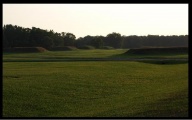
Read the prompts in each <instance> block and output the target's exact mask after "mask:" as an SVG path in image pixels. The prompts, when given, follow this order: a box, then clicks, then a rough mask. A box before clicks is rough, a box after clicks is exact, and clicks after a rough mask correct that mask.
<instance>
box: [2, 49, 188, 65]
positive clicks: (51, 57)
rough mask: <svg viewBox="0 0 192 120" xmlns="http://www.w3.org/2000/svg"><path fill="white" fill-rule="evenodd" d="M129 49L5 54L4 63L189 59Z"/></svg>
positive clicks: (182, 56) (183, 55)
mask: <svg viewBox="0 0 192 120" xmlns="http://www.w3.org/2000/svg"><path fill="white" fill-rule="evenodd" d="M126 51H128V49H113V50H101V49H94V50H77V51H49V52H43V53H3V62H15V61H20V62H35V61H45V62H51V61H66V60H78V59H90V58H155V59H159V58H176V59H177V58H186V59H187V58H188V54H187V53H186V54H151V55H142V54H141V55H137V54H124V53H125V52H126Z"/></svg>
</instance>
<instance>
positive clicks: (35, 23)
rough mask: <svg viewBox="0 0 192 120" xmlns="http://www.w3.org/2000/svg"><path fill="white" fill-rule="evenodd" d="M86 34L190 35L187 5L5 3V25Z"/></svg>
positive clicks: (79, 34) (76, 34) (77, 35)
mask: <svg viewBox="0 0 192 120" xmlns="http://www.w3.org/2000/svg"><path fill="white" fill-rule="evenodd" d="M5 24H12V25H17V26H21V27H24V28H32V27H37V28H40V29H45V30H53V31H54V32H58V33H61V32H70V33H73V34H74V35H75V36H76V38H78V37H84V36H86V35H91V36H96V35H102V36H106V35H107V34H109V33H112V32H117V33H120V34H121V35H126V36H129V35H138V36H140V35H148V34H150V35H188V4H53V3H52V4H3V25H5Z"/></svg>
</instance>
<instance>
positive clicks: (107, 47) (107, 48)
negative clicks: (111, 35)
mask: <svg viewBox="0 0 192 120" xmlns="http://www.w3.org/2000/svg"><path fill="white" fill-rule="evenodd" d="M101 49H106V50H111V49H114V48H113V47H111V46H103V47H102V48H101Z"/></svg>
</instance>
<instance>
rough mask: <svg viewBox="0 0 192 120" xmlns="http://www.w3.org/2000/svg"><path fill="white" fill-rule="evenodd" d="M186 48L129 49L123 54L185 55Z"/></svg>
mask: <svg viewBox="0 0 192 120" xmlns="http://www.w3.org/2000/svg"><path fill="white" fill-rule="evenodd" d="M187 53H188V47H161V48H160V47H159V48H138V49H130V50H128V51H127V52H125V53H124V54H138V55H139V54H187Z"/></svg>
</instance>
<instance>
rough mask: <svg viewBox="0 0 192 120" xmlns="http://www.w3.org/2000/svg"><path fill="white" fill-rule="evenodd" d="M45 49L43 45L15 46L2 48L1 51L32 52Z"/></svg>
mask: <svg viewBox="0 0 192 120" xmlns="http://www.w3.org/2000/svg"><path fill="white" fill-rule="evenodd" d="M45 51H47V49H45V48H43V47H15V48H6V49H3V52H13V53H33V52H45Z"/></svg>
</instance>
